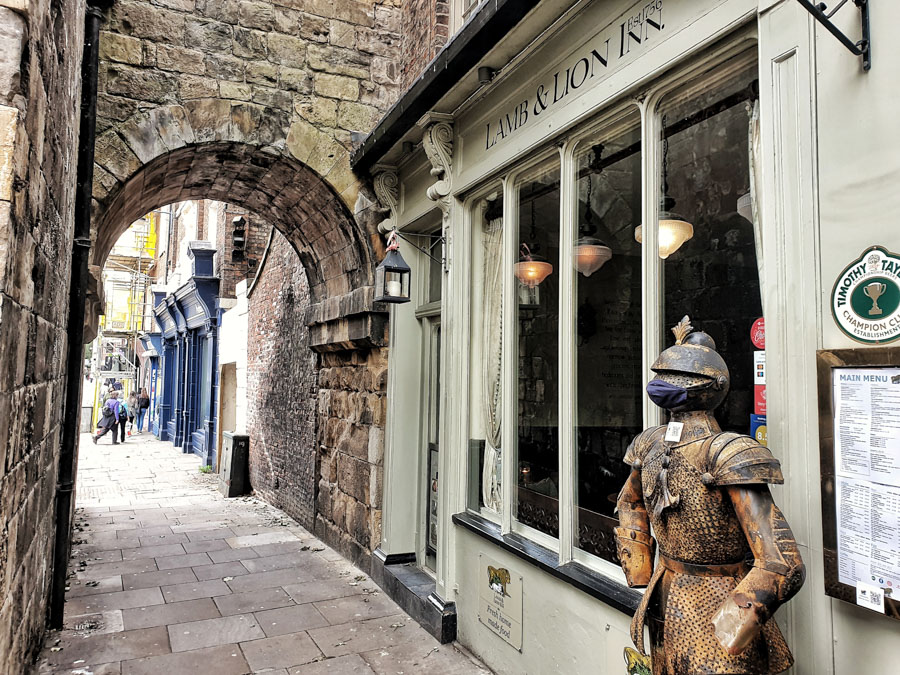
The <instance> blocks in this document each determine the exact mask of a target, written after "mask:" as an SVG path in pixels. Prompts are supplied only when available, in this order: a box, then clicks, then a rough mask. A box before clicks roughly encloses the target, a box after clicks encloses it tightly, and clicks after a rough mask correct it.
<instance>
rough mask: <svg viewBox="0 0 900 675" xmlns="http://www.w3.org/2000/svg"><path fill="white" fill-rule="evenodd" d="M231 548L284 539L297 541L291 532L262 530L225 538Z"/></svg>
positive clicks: (279, 541)
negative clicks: (257, 532)
mask: <svg viewBox="0 0 900 675" xmlns="http://www.w3.org/2000/svg"><path fill="white" fill-rule="evenodd" d="M225 541H227V542H228V545H229V546H231V547H232V548H245V547H247V546H262V545H264V544H279V543H281V542H285V541H298V538H297V535H295V534H294V533H293V532H263V533H262V534H247V535H244V536H242V537H231V538H230V539H226V540H225Z"/></svg>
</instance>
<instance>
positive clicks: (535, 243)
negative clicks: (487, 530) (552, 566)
mask: <svg viewBox="0 0 900 675" xmlns="http://www.w3.org/2000/svg"><path fill="white" fill-rule="evenodd" d="M517 242H518V243H519V244H520V246H521V245H524V246H522V247H521V249H520V250H521V255H520V259H519V262H520V264H525V263H528V262H532V263H537V264H539V265H540V264H543V265H547V264H549V265H550V266H551V267H552V271H551V272H550V273H549V274H548V275H547V276H546V277H544V278H543V280H542V281H540V282H539V283H534V279H535V277H533V276H530V275H528V274H526V273H523V271H522V268H521V267H519V268H518V271H517V272H516V276H517V279H518V281H517V282H516V283H517V287H518V288H519V293H518V296H517V301H518V302H517V309H516V312H517V318H518V321H517V326H518V331H519V335H518V346H519V351H518V361H519V363H518V372H519V378H518V444H517V450H518V457H517V465H516V466H517V470H518V490H517V498H518V505H517V510H516V513H517V514H518V519H519V521H520V522H522V523H524V524H525V525H529V526H531V527H533V528H535V529H537V530H540V531H541V532H544V533H546V534H550V535H552V536H558V534H559V504H558V502H557V499H558V496H559V449H558V448H559V434H558V424H559V422H558V406H557V396H558V383H557V380H558V372H559V338H558V322H559V167H558V166H557V167H554V168H552V169H549V170H544V171H543V172H542V173H540V174H539V175H536V176H532V177H531V178H529V179H527V180H525V181H523V182H522V183H520V185H519V223H518V236H517ZM528 258H530V260H528ZM526 271H527V270H526ZM546 271H547V269H546V268H543V269H541V270H540V271H539V274H543V273H544V272H546ZM523 280H524V281H523Z"/></svg>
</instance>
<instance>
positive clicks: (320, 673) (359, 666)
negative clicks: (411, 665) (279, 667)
mask: <svg viewBox="0 0 900 675" xmlns="http://www.w3.org/2000/svg"><path fill="white" fill-rule="evenodd" d="M407 672H409V673H410V675H421V673H422V671H417V670H413V671H407ZM288 673H289V675H374V671H373V670H372V669H371V668H370V667H369V664H368V663H366V662H365V661H364V660H363V658H362V657H361V656H360V655H359V654H347V655H346V656H339V657H337V658H336V659H325V660H324V661H318V662H317V663H307V664H306V665H305V666H295V667H293V668H288Z"/></svg>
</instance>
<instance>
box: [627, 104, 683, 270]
mask: <svg viewBox="0 0 900 675" xmlns="http://www.w3.org/2000/svg"><path fill="white" fill-rule="evenodd" d="M662 126H663V198H662V200H661V201H660V204H659V209H660V213H659V229H658V230H657V233H658V234H657V238H658V240H659V257H660V258H662V259H663V260H665V259H666V258H668V257H669V256H670V255H672V254H673V253H675V251H677V250H678V249H679V248H681V246H682V244H684V243H685V242H686V241H687V240H688V239H690V238H691V237H693V236H694V226H693V225H691V224H690V223H689V222H688V221H687V219H686V218H684V217H683V216H680V215H678V214H677V213H675V212H673V211H672V209H673V208H675V199H673V198H672V197H670V196H669V177H668V176H669V166H668V165H669V138H668V136H666V116H665V115H663V119H662ZM643 229H644V227H643V225H638V226H637V227H636V228H635V230H634V238H635V240H637V242H638V243H639V244H642V243H643Z"/></svg>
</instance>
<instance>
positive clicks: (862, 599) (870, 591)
mask: <svg viewBox="0 0 900 675" xmlns="http://www.w3.org/2000/svg"><path fill="white" fill-rule="evenodd" d="M856 604H857V605H859V606H860V607H865V608H866V609H871V610H873V611H875V612H880V613H882V614H884V589H882V588H879V587H878V586H872V585H870V584H866V583H863V582H862V581H857V582H856Z"/></svg>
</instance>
